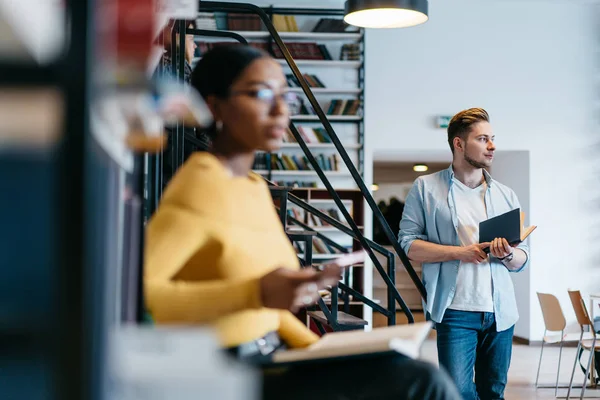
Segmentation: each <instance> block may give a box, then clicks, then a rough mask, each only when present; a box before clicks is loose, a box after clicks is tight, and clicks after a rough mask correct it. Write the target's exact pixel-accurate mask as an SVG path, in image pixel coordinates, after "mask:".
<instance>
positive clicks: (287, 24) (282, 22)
mask: <svg viewBox="0 0 600 400" xmlns="http://www.w3.org/2000/svg"><path fill="white" fill-rule="evenodd" d="M271 22H273V26H275V29H276V30H277V31H278V32H299V31H300V30H299V29H298V23H297V21H296V17H295V16H293V15H281V14H273V17H272V18H271Z"/></svg>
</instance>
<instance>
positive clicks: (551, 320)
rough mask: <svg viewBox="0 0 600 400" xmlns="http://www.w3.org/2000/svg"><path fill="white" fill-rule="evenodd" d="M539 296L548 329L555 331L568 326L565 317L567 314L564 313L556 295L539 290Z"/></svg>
mask: <svg viewBox="0 0 600 400" xmlns="http://www.w3.org/2000/svg"><path fill="white" fill-rule="evenodd" d="M537 296H538V300H539V301H540V307H542V315H543V316H544V325H545V326H546V330H548V331H553V332H556V331H562V330H564V329H565V327H566V326H567V320H566V319H565V314H563V311H562V308H561V307H560V303H559V302H558V299H557V298H556V296H554V295H552V294H549V293H539V292H538V294H537Z"/></svg>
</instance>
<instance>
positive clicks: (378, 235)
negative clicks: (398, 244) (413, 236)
mask: <svg viewBox="0 0 600 400" xmlns="http://www.w3.org/2000/svg"><path fill="white" fill-rule="evenodd" d="M377 206H378V207H379V209H380V210H381V213H382V214H383V217H384V218H385V220H386V221H387V223H388V224H389V225H390V228H391V229H392V232H393V233H394V237H398V232H399V231H400V220H401V219H402V213H403V212H404V203H403V202H401V201H400V200H398V198H397V197H392V198H391V199H390V202H389V204H386V202H385V201H383V200H382V201H380V202H379V203H378V204H377ZM373 240H374V241H375V242H377V243H379V244H381V245H384V246H385V245H391V243H390V241H389V240H388V238H387V236H386V235H385V233H384V232H383V230H382V229H381V227H380V226H379V223H378V222H377V221H376V219H375V218H373Z"/></svg>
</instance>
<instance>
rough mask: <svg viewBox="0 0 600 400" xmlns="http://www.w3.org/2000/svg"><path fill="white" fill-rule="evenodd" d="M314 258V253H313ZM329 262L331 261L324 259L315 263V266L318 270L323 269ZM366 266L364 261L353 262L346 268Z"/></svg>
mask: <svg viewBox="0 0 600 400" xmlns="http://www.w3.org/2000/svg"><path fill="white" fill-rule="evenodd" d="M313 258H314V255H313ZM328 262H330V261H323V262H321V263H317V264H313V268H314V269H316V270H319V271H321V270H322V269H323V266H324V265H326V264H327V263H328ZM364 266H365V264H364V263H358V264H352V265H350V266H348V267H346V268H349V267H356V268H360V267H364Z"/></svg>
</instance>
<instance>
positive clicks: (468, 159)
mask: <svg viewBox="0 0 600 400" xmlns="http://www.w3.org/2000/svg"><path fill="white" fill-rule="evenodd" d="M465 161H466V162H468V163H469V164H471V165H472V166H473V167H475V168H487V167H489V166H490V165H491V163H490V165H488V164H484V163H482V162H479V161H476V160H474V159H472V158H471V157H469V155H468V154H467V152H466V151H465Z"/></svg>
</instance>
